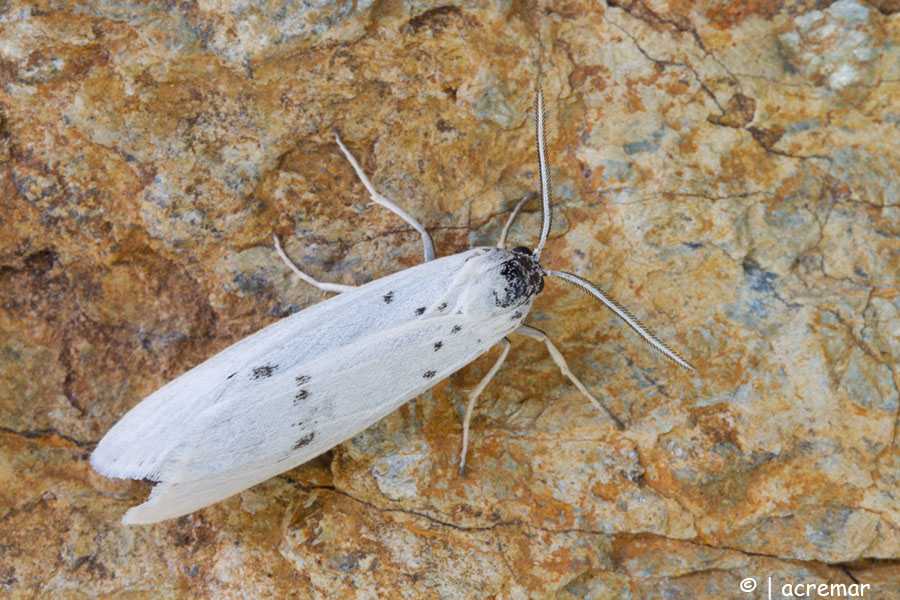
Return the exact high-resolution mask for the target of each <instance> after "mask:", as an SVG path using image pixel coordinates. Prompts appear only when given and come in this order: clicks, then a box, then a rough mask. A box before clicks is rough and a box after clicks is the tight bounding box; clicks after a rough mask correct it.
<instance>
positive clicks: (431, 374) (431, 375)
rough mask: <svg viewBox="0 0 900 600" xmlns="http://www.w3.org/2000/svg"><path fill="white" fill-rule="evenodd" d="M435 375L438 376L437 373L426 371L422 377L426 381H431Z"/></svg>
mask: <svg viewBox="0 0 900 600" xmlns="http://www.w3.org/2000/svg"><path fill="white" fill-rule="evenodd" d="M435 375H437V371H425V374H424V375H422V377H424V378H425V379H431V378H432V377H434V376H435Z"/></svg>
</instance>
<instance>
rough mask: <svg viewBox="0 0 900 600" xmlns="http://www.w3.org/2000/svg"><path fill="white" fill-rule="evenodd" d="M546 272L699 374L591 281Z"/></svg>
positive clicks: (680, 364) (677, 362) (554, 272)
mask: <svg viewBox="0 0 900 600" xmlns="http://www.w3.org/2000/svg"><path fill="white" fill-rule="evenodd" d="M544 272H545V273H546V274H547V275H553V276H554V277H559V278H560V279H563V280H565V281H567V282H568V283H571V284H572V285H574V286H576V287H578V288H581V289H582V290H584V291H585V292H587V293H589V294H590V295H592V296H593V297H595V298H596V299H597V300H599V301H600V302H602V303H603V304H605V305H606V306H607V307H608V308H609V309H610V310H611V311H613V312H614V313H616V315H618V317H619V318H620V319H622V320H623V321H625V323H626V324H627V325H628V326H629V327H631V328H632V329H633V330H634V332H635V333H637V334H638V335H639V336H641V337H642V338H644V340H646V341H647V343H649V344H650V345H651V346H653V347H654V348H655V349H656V350H658V351H659V352H660V353H662V355H663V356H665V357H666V358H668V359H669V360H671V361H672V362H674V363H675V364H677V365H678V366H680V367H684V368H685V369H687V370H688V371H692V372H694V373H696V372H697V369H695V368H694V367H692V366H691V365H690V363H688V362H687V361H686V360H684V359H683V358H681V357H680V356H678V354H677V353H676V352H675V351H674V350H672V349H671V348H669V347H668V346H666V345H665V344H664V343H663V342H662V341H660V340H659V338H657V337H656V336H655V335H654V334H653V332H651V331H650V330H649V329H647V328H646V327H644V326H643V325H641V323H640V321H638V320H637V319H636V318H634V316H633V315H632V314H631V313H630V312H628V310H627V309H625V307H623V306H622V305H621V304H619V303H618V302H616V301H615V300H613V299H612V298H610V297H609V296H607V295H606V293H605V292H604V291H603V290H601V289H600V287H599V286H597V285H595V284H593V283H591V282H590V281H588V280H586V279H582V278H581V277H578V276H577V275H572V274H571V273H566V272H565V271H550V270H547V271H544Z"/></svg>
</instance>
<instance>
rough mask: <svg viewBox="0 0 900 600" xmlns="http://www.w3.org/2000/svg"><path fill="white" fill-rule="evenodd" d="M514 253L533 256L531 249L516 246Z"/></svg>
mask: <svg viewBox="0 0 900 600" xmlns="http://www.w3.org/2000/svg"><path fill="white" fill-rule="evenodd" d="M513 252H515V253H516V254H524V255H525V256H531V248H526V247H525V246H516V247H515V248H513Z"/></svg>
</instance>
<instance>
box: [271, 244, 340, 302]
mask: <svg viewBox="0 0 900 600" xmlns="http://www.w3.org/2000/svg"><path fill="white" fill-rule="evenodd" d="M272 237H273V238H274V239H275V250H277V251H278V256H280V257H281V260H283V261H284V264H286V265H287V266H288V267H289V268H290V269H291V271H293V272H294V273H295V274H296V275H297V277H299V278H300V279H302V280H303V281H305V282H306V283H308V284H310V285H314V286H316V287H317V288H319V289H320V290H322V291H324V292H349V291H350V290H353V289H356V286H355V285H343V284H341V283H324V282H321V281H319V280H318V279H315V278H313V277H311V276H309V275H307V274H306V273H304V272H303V271H301V270H300V267H298V266H297V265H295V264H294V261H292V260H291V259H290V258H288V255H287V254H285V252H284V250H283V249H282V248H281V241H280V240H279V239H278V234H277V233H276V234H275V235H273V236H272Z"/></svg>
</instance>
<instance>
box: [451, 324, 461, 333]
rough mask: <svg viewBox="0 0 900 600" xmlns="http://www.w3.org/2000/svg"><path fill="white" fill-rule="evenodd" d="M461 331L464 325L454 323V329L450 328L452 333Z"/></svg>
mask: <svg viewBox="0 0 900 600" xmlns="http://www.w3.org/2000/svg"><path fill="white" fill-rule="evenodd" d="M460 331H462V327H461V326H459V325H454V326H453V329H451V330H450V333H459V332H460Z"/></svg>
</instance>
